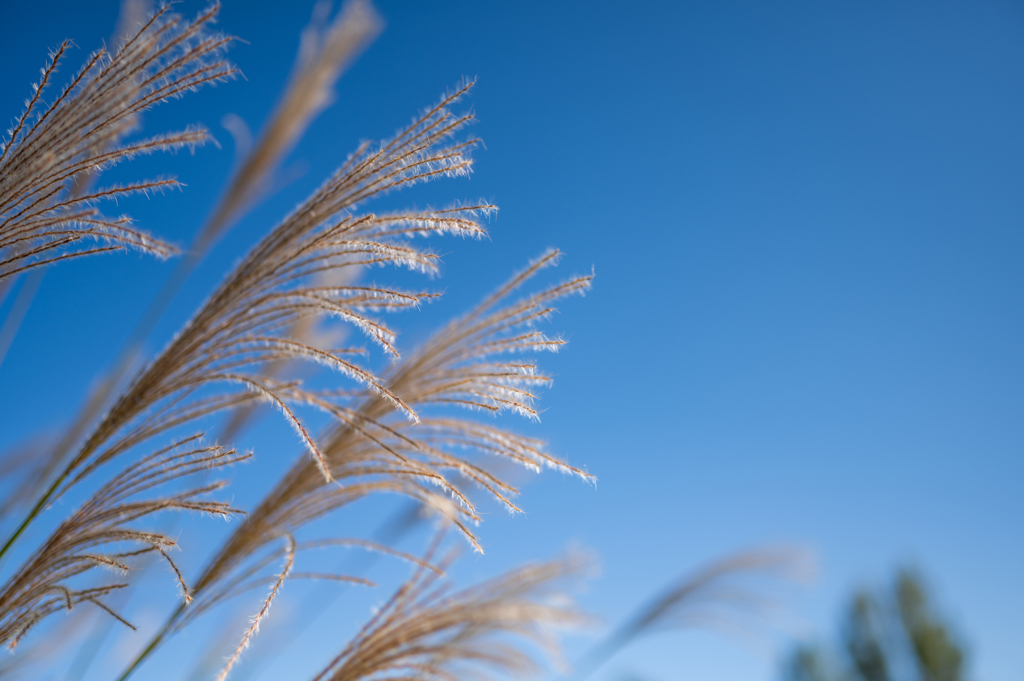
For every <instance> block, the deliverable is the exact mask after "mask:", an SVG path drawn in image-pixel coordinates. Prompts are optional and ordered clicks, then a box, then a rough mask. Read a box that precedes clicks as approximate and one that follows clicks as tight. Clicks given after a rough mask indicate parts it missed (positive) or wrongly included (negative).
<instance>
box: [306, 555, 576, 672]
mask: <svg viewBox="0 0 1024 681" xmlns="http://www.w3.org/2000/svg"><path fill="white" fill-rule="evenodd" d="M588 567H589V561H588V560H587V559H585V558H583V557H581V556H570V557H567V558H564V559H562V560H557V561H552V562H548V563H536V564H528V565H524V566H521V567H519V568H516V569H514V570H512V571H510V572H507V573H505V574H504V575H501V576H499V577H497V578H495V579H492V580H489V581H486V582H484V583H482V584H478V585H476V586H474V587H470V588H468V589H464V590H461V591H452V590H451V589H450V588H449V587H448V586H447V585H445V584H442V583H439V581H440V577H439V576H438V575H437V574H436V573H432V572H429V571H427V570H424V569H422V568H421V569H419V570H417V571H416V572H415V574H414V575H413V576H412V578H411V579H409V580H408V581H407V582H406V583H405V584H403V585H402V586H401V587H400V588H399V589H398V591H396V592H395V594H394V595H393V596H392V597H391V598H390V599H389V600H388V601H387V602H386V603H385V604H384V605H383V606H382V607H380V608H379V609H378V610H377V611H376V613H375V614H374V616H373V617H372V618H371V619H370V621H369V622H367V623H366V625H365V626H364V627H363V628H362V629H361V630H360V631H359V633H357V634H356V636H355V637H354V638H353V640H352V641H351V642H350V643H349V644H348V645H347V646H345V648H344V649H343V650H342V651H341V652H340V653H339V654H338V656H337V657H335V658H334V659H333V660H332V661H331V662H330V664H328V665H327V667H325V668H324V669H323V671H321V672H320V673H319V674H318V675H317V676H316V677H315V678H314V680H313V681H360V680H366V681H368V680H369V679H380V680H384V679H391V680H394V681H397V680H399V679H417V680H418V681H452V680H453V679H458V678H478V679H488V678H494V676H493V675H494V674H497V675H499V676H501V677H505V676H507V675H513V676H516V677H520V678H521V677H524V676H527V675H531V674H535V673H537V672H538V671H540V669H541V667H540V665H539V663H538V660H537V659H536V656H535V655H532V654H531V653H530V652H528V647H534V648H540V649H542V650H544V651H545V652H546V653H548V654H549V655H550V656H552V657H555V658H557V654H558V646H557V643H556V642H557V638H556V637H555V634H556V633H557V631H558V630H563V629H567V628H575V627H579V626H580V625H583V624H585V623H587V622H588V621H589V620H588V618H586V617H585V616H584V615H582V614H581V613H580V611H579V610H578V609H577V608H576V607H575V605H574V604H573V602H572V600H571V599H570V598H569V597H568V596H567V595H566V594H565V593H564V591H563V588H564V587H562V588H560V587H561V585H562V583H564V582H565V581H567V580H569V579H571V578H578V577H580V576H581V575H582V574H583V573H584V572H585V571H586V570H587V569H588Z"/></svg>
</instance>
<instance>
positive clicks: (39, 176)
mask: <svg viewBox="0 0 1024 681" xmlns="http://www.w3.org/2000/svg"><path fill="white" fill-rule="evenodd" d="M218 9H219V8H218V6H216V5H214V6H212V7H211V8H210V9H208V10H206V11H205V12H203V13H202V14H200V15H199V16H198V17H197V18H196V19H195V20H194V21H192V22H185V21H183V20H182V19H181V17H179V16H178V15H176V14H173V13H171V12H169V11H168V10H167V8H164V9H162V10H160V11H159V12H157V13H156V14H155V15H154V16H153V17H152V18H151V19H149V21H147V22H146V23H145V24H144V25H143V26H142V27H141V28H139V29H138V30H137V31H136V32H135V33H134V34H132V35H131V37H129V38H128V39H127V40H125V41H124V44H123V45H121V46H120V48H119V49H117V50H116V51H115V52H113V53H109V52H108V51H107V50H106V49H100V50H97V51H96V52H94V53H92V55H90V56H89V57H88V59H87V60H86V63H85V65H84V66H83V67H82V68H81V69H80V70H79V71H78V72H77V73H76V74H75V75H74V76H73V77H72V79H71V81H70V82H69V83H68V84H67V85H66V86H65V87H64V89H63V90H61V91H60V92H59V93H58V94H57V96H56V97H55V98H54V99H53V100H52V101H51V102H50V103H49V104H46V103H45V101H44V93H45V92H46V91H47V89H48V88H49V87H50V86H51V85H52V84H53V81H54V79H55V78H56V74H57V70H58V67H59V66H60V65H61V64H62V63H63V62H64V61H65V59H66V58H67V52H68V50H69V48H70V42H69V41H65V42H63V43H62V44H61V45H60V46H59V47H58V48H57V49H56V50H55V51H54V52H53V53H52V54H51V56H50V61H49V63H48V64H47V65H46V67H45V68H44V69H43V72H42V77H41V78H40V80H39V82H38V83H36V84H35V85H34V86H33V94H32V97H31V98H30V99H29V100H28V102H27V103H26V106H25V110H24V112H23V113H22V114H21V116H19V117H18V118H17V120H16V121H15V122H14V125H13V126H12V128H11V129H10V130H9V131H8V134H7V137H6V139H5V140H4V141H3V146H2V147H0V281H2V280H3V279H5V278H8V277H11V276H12V275H15V274H17V273H18V272H21V271H24V270H26V269H29V268H32V267H38V266H40V265H45V264H48V263H52V262H56V261H58V260H63V259H67V258H73V257H79V256H83V255H89V254H94V253H100V252H104V251H110V250H120V249H125V248H135V249H138V250H141V251H144V252H147V253H152V254H154V255H157V256H159V257H167V256H169V255H172V254H173V253H175V252H176V251H175V249H174V247H172V246H170V245H168V244H166V243H163V242H162V241H159V240H157V239H154V238H153V237H151V236H149V235H148V234H146V233H145V232H143V231H140V230H138V229H135V228H134V227H132V226H131V221H130V219H129V218H127V217H118V218H109V217H106V216H104V215H102V214H101V213H100V212H99V210H98V209H97V208H96V207H95V205H96V204H97V203H99V202H101V201H106V200H117V199H119V198H121V197H124V196H128V195H130V194H137V193H149V192H153V191H162V190H164V189H167V188H173V187H177V186H179V185H178V182H177V181H176V180H174V179H172V178H164V179H152V180H139V181H134V182H129V183H127V184H118V185H109V186H107V187H102V188H97V189H93V190H88V191H81V192H76V191H73V190H74V188H75V187H76V186H81V185H82V184H83V180H84V178H86V177H87V176H88V175H89V174H92V173H96V172H99V171H101V170H103V169H105V168H109V167H110V166H113V165H115V164H117V163H119V162H121V161H124V160H127V159H130V158H131V157H133V156H136V155H138V154H148V153H152V152H154V151H167V150H174V149H178V148H181V147H195V146H197V145H200V144H202V143H204V142H205V141H206V140H207V138H208V135H207V132H206V130H204V129H203V128H200V127H195V128H189V129H186V130H183V131H180V132H173V133H167V134H162V135H156V136H153V137H149V138H146V139H142V140H139V141H134V142H129V143H126V144H122V143H121V142H120V141H121V139H122V138H123V137H124V136H125V135H126V134H127V133H129V132H130V131H131V130H132V129H133V127H135V125H136V119H137V116H138V114H139V113H140V112H141V111H143V110H145V109H147V108H149V107H152V106H154V105H156V104H158V103H160V102H162V101H165V100H167V99H169V98H172V97H177V96H180V95H181V94H183V93H185V92H187V91H189V90H195V89H196V88H198V87H200V86H202V85H204V84H207V83H212V82H216V81H220V80H223V79H225V78H228V77H230V76H231V75H233V74H234V73H235V68H234V67H233V66H232V65H231V64H229V63H228V62H227V61H225V60H224V59H223V58H222V57H221V53H222V52H223V50H224V49H225V47H226V46H227V45H228V43H229V42H230V40H231V39H230V38H228V37H225V36H221V35H218V34H216V33H212V32H210V31H209V30H208V29H209V25H210V24H211V23H212V22H213V21H214V19H215V18H216V16H217V12H218Z"/></svg>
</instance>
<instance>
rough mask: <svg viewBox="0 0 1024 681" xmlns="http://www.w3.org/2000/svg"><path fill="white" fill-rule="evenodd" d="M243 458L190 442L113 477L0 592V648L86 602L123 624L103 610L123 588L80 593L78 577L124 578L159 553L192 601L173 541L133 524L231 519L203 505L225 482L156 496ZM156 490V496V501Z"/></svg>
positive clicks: (225, 509)
mask: <svg viewBox="0 0 1024 681" xmlns="http://www.w3.org/2000/svg"><path fill="white" fill-rule="evenodd" d="M247 458H249V455H246V454H237V453H236V452H235V451H234V450H231V449H224V448H222V447H218V446H215V445H214V446H202V445H201V444H199V442H198V436H193V437H191V438H187V439H185V440H182V441H179V442H176V443H174V444H173V445H172V446H170V447H167V448H165V449H162V450H160V451H157V452H155V453H153V454H151V455H149V456H147V457H144V458H142V459H141V460H139V461H137V462H136V463H134V464H132V465H131V466H129V467H128V468H126V469H125V470H124V471H122V472H121V473H119V474H117V475H116V476H114V477H113V478H112V479H111V480H110V481H109V482H107V483H106V484H104V485H103V486H102V487H100V488H99V490H97V491H96V492H95V493H94V494H93V495H92V496H91V497H90V498H89V499H88V500H87V501H86V502H85V503H84V504H83V505H82V506H81V507H80V508H79V509H78V510H77V511H75V512H74V513H72V514H71V516H70V517H69V518H68V519H67V520H65V521H64V522H63V523H61V524H60V526H59V527H58V528H57V529H56V530H55V531H54V532H53V534H52V535H51V536H50V538H49V539H48V540H47V541H46V543H44V544H43V546H42V547H41V548H39V549H38V550H37V551H36V552H35V554H34V555H33V556H32V557H31V558H30V559H29V560H28V561H26V562H25V564H24V565H23V566H22V568H21V569H20V570H19V571H18V572H17V573H16V574H15V575H14V576H13V577H11V578H10V579H9V580H8V581H7V583H6V584H5V585H4V587H3V589H2V591H0V643H7V644H9V645H10V646H11V647H12V648H13V647H14V646H15V645H16V644H17V643H18V642H19V641H20V640H21V639H22V637H24V636H25V634H26V633H28V631H29V630H30V629H31V628H32V627H34V626H35V625H36V624H38V623H39V622H41V621H42V620H43V619H44V618H46V617H47V616H48V615H51V614H53V613H54V612H57V611H59V610H64V609H66V610H71V609H72V608H74V607H75V606H76V605H78V604H79V603H83V602H88V603H91V604H93V605H96V606H98V607H100V608H102V609H104V610H107V611H108V612H109V613H110V614H111V615H113V616H114V617H116V618H118V619H119V620H121V617H120V616H119V615H118V614H116V613H114V612H113V611H112V610H110V608H108V607H107V606H106V605H104V603H103V601H102V597H103V596H105V595H107V594H109V593H110V592H111V591H114V590H116V589H121V588H124V587H125V586H127V584H126V583H125V582H122V581H118V582H113V583H111V582H109V581H108V580H100V583H99V585H93V586H82V584H83V577H84V575H85V574H86V573H92V572H94V571H95V569H96V568H106V569H107V570H108V571H109V570H113V571H114V572H117V573H122V574H126V573H127V572H128V570H129V563H130V560H131V559H132V558H134V557H136V556H139V555H141V554H144V553H150V552H156V553H159V554H160V555H161V556H162V557H163V558H164V559H165V560H166V561H167V563H168V564H169V565H170V567H171V569H172V571H173V572H174V574H175V575H176V577H177V579H178V582H179V584H180V586H181V591H182V595H183V598H184V599H185V600H186V601H187V600H191V596H190V595H189V590H188V587H187V586H186V585H185V582H184V579H183V578H182V576H181V572H180V571H179V570H178V567H177V566H176V565H175V563H174V561H173V560H172V559H171V557H170V556H169V555H168V553H167V552H168V551H169V550H170V549H172V548H174V547H175V544H176V542H175V541H174V539H172V538H171V537H169V536H167V535H164V534H161V533H159V532H153V531H151V530H148V529H140V528H139V527H137V524H138V521H140V520H143V519H146V518H148V517H149V516H152V515H154V514H156V513H160V512H162V511H172V510H173V511H198V512H201V513H206V514H209V515H214V516H231V515H233V514H234V513H235V512H236V511H235V510H234V509H232V508H231V506H230V505H229V504H227V503H224V502H219V501H208V500H206V499H204V497H205V496H206V495H208V494H210V493H211V492H214V491H217V490H220V489H222V488H223V487H224V486H225V485H226V484H227V482H226V481H222V482H214V483H205V484H200V485H199V486H196V487H192V488H189V489H186V490H185V491H181V492H176V493H172V492H168V491H166V490H164V489H161V488H164V487H165V486H167V485H169V484H171V483H172V482H174V481H176V480H179V479H182V478H187V477H190V476H195V475H196V474H198V473H202V472H206V471H209V470H211V469H217V468H222V467H224V466H227V465H230V464H233V463H237V462H239V461H243V460H245V459H247ZM72 482H73V481H72ZM154 490H159V492H158V493H157V494H155V495H154V494H153V492H154ZM147 493H148V494H147ZM85 583H86V584H88V583H89V582H85ZM93 584H95V582H93ZM121 621H124V620H121ZM125 624H127V622H125ZM129 626H130V625H129Z"/></svg>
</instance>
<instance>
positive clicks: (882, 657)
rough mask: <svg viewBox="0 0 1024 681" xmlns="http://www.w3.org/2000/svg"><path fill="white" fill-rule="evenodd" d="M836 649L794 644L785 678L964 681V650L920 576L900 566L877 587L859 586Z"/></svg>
mask: <svg viewBox="0 0 1024 681" xmlns="http://www.w3.org/2000/svg"><path fill="white" fill-rule="evenodd" d="M842 638H843V641H842V646H841V651H840V652H837V651H833V650H831V649H828V648H825V647H822V646H820V645H802V646H799V647H798V648H797V649H796V650H794V651H793V653H792V654H791V655H790V656H789V658H788V659H787V661H786V664H785V667H784V669H783V674H782V678H783V680H784V681H963V679H964V678H965V675H964V651H963V648H962V645H961V643H960V642H959V641H958V640H957V638H956V636H955V635H954V633H953V631H952V629H951V627H950V625H949V623H948V622H946V621H944V620H943V619H942V618H941V617H940V616H939V615H938V614H937V613H936V611H935V609H934V607H933V606H932V605H931V603H930V601H929V596H928V592H927V590H926V589H925V587H924V584H923V582H922V580H921V577H920V576H919V575H918V574H916V573H914V572H912V571H910V570H902V571H900V572H899V574H898V575H897V576H896V579H895V581H894V583H893V585H892V586H891V587H890V588H888V589H883V590H881V591H879V592H875V593H873V592H871V591H866V590H864V591H859V592H857V593H856V594H855V595H854V597H853V599H852V601H851V602H850V606H849V610H848V611H847V613H846V617H845V621H844V623H843V627H842Z"/></svg>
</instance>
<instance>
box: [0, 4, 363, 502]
mask: <svg viewBox="0 0 1024 681" xmlns="http://www.w3.org/2000/svg"><path fill="white" fill-rule="evenodd" d="M137 2H138V0H128V1H127V2H126V5H125V6H124V7H122V13H123V14H125V15H126V16H122V17H121V20H119V25H120V24H130V23H131V21H132V20H131V18H130V15H132V14H133V13H134V14H138V13H140V9H139V8H137V7H133V6H132V5H133V4H136V3H137ZM322 9H324V7H323V6H322V5H318V6H317V9H316V10H315V12H316V13H317V15H318V16H319V15H320V14H322V11H321V10H322ZM379 28H380V21H379V19H378V18H377V15H376V13H375V12H374V10H373V7H372V6H371V5H370V4H369V3H368V2H361V1H356V2H352V3H349V4H348V5H346V7H345V8H344V9H343V10H342V11H341V12H340V13H339V14H338V16H337V17H336V18H335V20H334V21H333V22H332V23H331V25H330V27H329V28H327V29H326V30H325V31H323V30H321V29H320V27H319V26H318V25H317V24H316V23H314V24H312V25H310V26H309V27H308V28H307V29H306V30H305V32H304V33H303V39H302V46H301V48H300V52H299V56H298V58H297V60H296V67H295V72H294V74H293V75H292V78H291V79H290V81H289V83H288V86H287V89H286V91H285V94H284V95H283V97H282V101H281V103H280V105H279V106H278V108H277V110H276V111H275V113H274V115H273V116H272V117H271V120H270V122H269V123H268V124H267V126H266V128H265V129H264V130H263V132H262V134H261V135H260V138H259V142H258V143H257V144H256V146H255V147H254V148H253V149H252V150H251V151H250V152H249V153H248V154H247V155H246V157H245V159H244V161H243V162H242V163H241V166H240V168H239V170H238V171H237V172H236V173H235V174H234V175H233V177H232V178H231V181H230V182H229V183H228V186H227V189H226V190H225V191H224V193H223V195H222V196H221V199H220V201H219V202H218V204H217V207H216V208H215V209H214V211H213V213H212V215H211V217H210V219H209V220H208V221H207V223H206V224H205V225H204V227H203V229H202V230H200V233H199V235H198V236H197V237H196V238H195V240H194V241H193V243H192V244H191V245H190V247H189V248H188V249H187V250H186V252H185V255H184V257H182V258H181V259H180V260H179V261H178V265H177V267H176V268H175V270H174V272H173V274H172V275H171V277H170V278H169V279H168V280H167V281H166V283H165V285H164V287H163V288H162V289H161V290H160V292H159V293H158V294H157V295H156V296H155V297H154V299H153V300H152V302H151V303H150V306H149V308H148V309H147V310H146V311H145V313H144V314H143V315H142V318H141V319H140V321H139V322H138V325H137V326H136V328H135V330H134V331H133V333H132V337H131V338H130V339H129V341H128V342H127V344H126V346H125V347H124V348H122V351H121V356H120V357H119V359H118V362H117V364H116V366H115V367H114V368H112V369H111V370H110V371H109V372H108V373H107V375H106V376H104V377H103V380H102V381H101V382H100V383H99V384H98V385H97V387H96V388H95V389H94V390H93V391H92V393H91V394H90V395H89V397H88V398H87V400H86V401H85V403H84V404H83V405H82V408H81V409H80V410H79V413H78V415H77V416H76V417H75V418H74V419H73V420H72V423H71V425H70V426H69V427H68V428H67V429H66V430H65V433H64V435H63V437H61V438H60V440H59V441H58V442H57V443H56V444H55V445H54V446H53V447H52V448H50V449H49V450H48V451H46V452H44V454H45V455H41V456H39V457H36V458H37V459H38V463H36V465H35V468H36V472H34V473H33V474H32V475H30V476H29V478H30V480H32V479H35V480H39V481H40V482H38V483H35V484H27V485H25V486H24V487H23V489H22V490H21V492H20V493H19V496H18V497H16V498H14V499H12V501H13V502H14V503H13V504H9V505H17V504H18V503H24V502H25V501H26V500H30V499H34V498H37V497H38V495H39V494H40V493H41V492H42V490H43V489H44V488H45V481H47V480H50V479H51V478H52V476H53V475H55V474H56V472H57V471H58V470H60V467H61V465H63V464H64V463H65V461H66V459H67V457H68V456H70V455H71V454H72V453H73V448H74V446H75V445H77V444H79V443H80V441H81V440H82V438H83V437H84V436H85V434H86V433H87V431H88V428H89V426H90V425H92V424H93V423H94V421H95V420H96V419H97V418H98V417H99V416H100V415H101V414H102V412H103V410H104V409H105V408H107V407H109V406H110V404H111V402H112V401H113V399H114V397H115V396H116V392H117V390H118V389H119V388H121V387H122V386H123V383H124V379H125V378H126V377H127V376H128V372H129V371H130V370H131V368H132V367H133V366H135V364H136V361H137V359H138V356H139V355H140V353H141V349H142V343H143V341H144V340H145V339H146V337H148V336H149V334H150V333H151V332H152V330H153V328H154V327H155V325H156V324H157V322H158V321H159V319H160V318H161V316H162V315H163V313H164V311H165V310H166V308H167V306H168V305H169V304H170V302H171V300H172V299H173V298H174V296H175V295H176V293H177V292H178V290H179V289H180V287H181V286H182V284H183V283H184V282H185V280H186V279H187V278H188V276H189V274H190V273H191V272H192V270H193V269H194V268H195V266H196V265H197V264H198V263H199V261H200V260H201V259H202V257H203V256H204V255H205V253H206V251H207V250H209V248H210V247H211V246H212V244H213V243H214V242H215V240H216V239H217V237H218V236H220V235H222V234H223V233H224V231H225V230H227V229H228V227H230V225H231V223H232V222H233V221H235V220H237V219H238V218H239V217H240V215H241V214H242V213H243V212H244V211H245V209H247V208H248V207H249V206H251V205H252V204H253V203H254V202H255V200H256V199H258V198H259V197H260V196H262V194H265V193H266V192H265V188H266V185H267V184H269V181H270V178H272V176H273V173H274V170H275V168H276V167H277V165H278V164H279V163H280V161H281V159H282V158H283V157H284V155H285V154H287V152H288V151H289V150H290V149H291V147H292V146H293V145H294V144H295V142H296V141H297V140H298V139H299V138H300V137H301V136H302V133H303V132H304V131H305V127H306V126H308V124H309V123H310V122H311V121H312V120H313V118H314V117H315V116H316V115H317V114H318V113H319V112H320V111H321V110H322V108H323V107H324V106H326V104H327V103H329V102H330V100H331V97H332V88H333V86H334V83H335V81H336V80H337V78H338V77H339V76H340V75H341V73H342V72H343V71H344V69H345V67H346V65H347V64H348V63H350V62H351V61H352V60H353V59H354V58H355V57H356V56H357V55H358V53H359V51H360V50H362V49H364V48H365V46H366V45H367V44H368V43H369V42H370V41H371V40H372V39H373V37H374V35H375V34H376V32H377V31H379ZM89 177H90V178H93V177H95V175H90V176H89ZM320 276H321V277H323V278H325V279H328V278H329V277H327V276H326V275H325V274H324V273H321V275H320ZM333 278H335V279H336V278H337V277H333ZM311 322H312V320H307V321H306V322H305V324H303V325H300V326H309V325H310V324H311ZM0 333H2V332H0ZM292 337H293V338H295V339H296V340H300V341H302V340H303V339H302V338H301V337H298V336H295V335H294V334H292ZM306 344H309V343H306ZM264 373H265V375H268V376H271V377H272V376H273V375H274V372H273V371H265V372H264ZM253 406H254V405H253V404H252V403H250V409H246V408H245V407H244V406H242V407H240V408H239V409H238V410H236V412H235V413H236V414H237V419H238V422H242V421H244V418H245V417H244V414H247V413H250V412H251V407H253ZM232 430H234V429H233V428H231V427H229V428H227V429H226V430H225V435H224V437H223V438H222V439H224V440H228V441H230V440H231V439H232V438H231V437H230V436H229V435H230V432H231V431H232Z"/></svg>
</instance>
